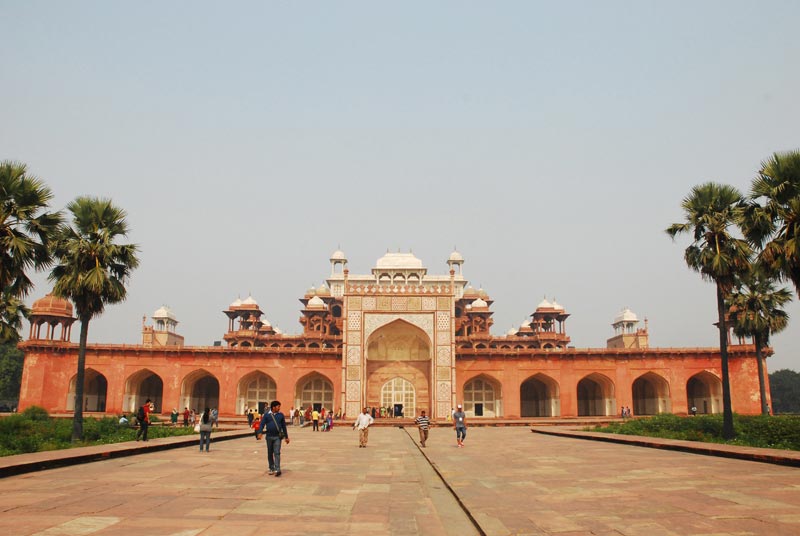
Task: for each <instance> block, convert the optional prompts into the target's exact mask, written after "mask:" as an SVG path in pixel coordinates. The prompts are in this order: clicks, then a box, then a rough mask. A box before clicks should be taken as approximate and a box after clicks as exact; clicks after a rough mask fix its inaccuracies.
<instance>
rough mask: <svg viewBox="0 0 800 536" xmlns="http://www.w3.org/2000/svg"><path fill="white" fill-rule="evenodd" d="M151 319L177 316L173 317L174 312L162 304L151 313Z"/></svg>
mask: <svg viewBox="0 0 800 536" xmlns="http://www.w3.org/2000/svg"><path fill="white" fill-rule="evenodd" d="M153 320H177V318H175V313H173V312H172V309H170V308H169V307H167V306H166V305H162V306H161V307H159V308H158V309H157V310H156V312H155V313H153Z"/></svg>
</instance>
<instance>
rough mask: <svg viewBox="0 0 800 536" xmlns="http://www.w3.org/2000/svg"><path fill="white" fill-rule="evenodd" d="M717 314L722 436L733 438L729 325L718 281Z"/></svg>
mask: <svg viewBox="0 0 800 536" xmlns="http://www.w3.org/2000/svg"><path fill="white" fill-rule="evenodd" d="M717 314H718V315H719V354H720V357H721V361H722V437H723V438H724V439H733V438H734V437H735V436H736V431H735V430H734V429H733V408H732V405H731V378H730V375H729V374H728V326H727V324H726V322H725V295H724V293H723V292H722V286H721V285H720V284H719V283H717Z"/></svg>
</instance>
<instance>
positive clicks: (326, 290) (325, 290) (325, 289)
mask: <svg viewBox="0 0 800 536" xmlns="http://www.w3.org/2000/svg"><path fill="white" fill-rule="evenodd" d="M330 293H331V289H329V288H328V287H326V286H325V284H324V283H323V284H322V285H320V286H319V288H318V289H317V294H330Z"/></svg>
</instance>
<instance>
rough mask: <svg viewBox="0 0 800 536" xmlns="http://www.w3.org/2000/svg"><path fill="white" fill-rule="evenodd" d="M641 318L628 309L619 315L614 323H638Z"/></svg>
mask: <svg viewBox="0 0 800 536" xmlns="http://www.w3.org/2000/svg"><path fill="white" fill-rule="evenodd" d="M638 321H639V318H638V317H637V316H636V314H634V312H633V311H631V310H630V309H628V308H627V307H626V308H625V309H623V310H622V311H620V312H619V313H617V316H615V317H614V323H615V324H616V323H618V322H638Z"/></svg>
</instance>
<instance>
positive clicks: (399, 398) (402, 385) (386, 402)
mask: <svg viewBox="0 0 800 536" xmlns="http://www.w3.org/2000/svg"><path fill="white" fill-rule="evenodd" d="M398 404H399V405H400V407H398ZM381 407H382V408H392V411H393V412H394V416H395V417H399V416H401V415H399V414H398V413H397V412H396V411H395V409H394V408H396V407H398V409H401V410H402V416H405V417H413V416H415V415H416V413H417V393H416V391H415V389H414V386H413V385H412V384H411V382H410V381H408V380H406V379H405V378H392V379H391V380H389V381H388V382H386V383H384V384H383V386H381Z"/></svg>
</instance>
